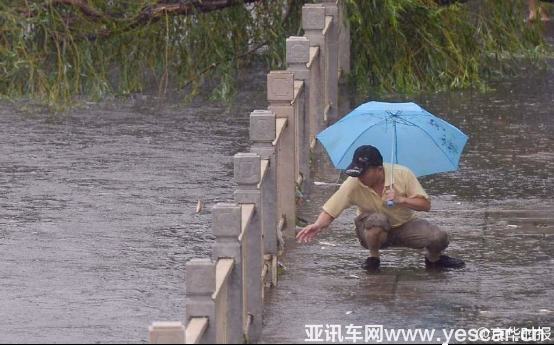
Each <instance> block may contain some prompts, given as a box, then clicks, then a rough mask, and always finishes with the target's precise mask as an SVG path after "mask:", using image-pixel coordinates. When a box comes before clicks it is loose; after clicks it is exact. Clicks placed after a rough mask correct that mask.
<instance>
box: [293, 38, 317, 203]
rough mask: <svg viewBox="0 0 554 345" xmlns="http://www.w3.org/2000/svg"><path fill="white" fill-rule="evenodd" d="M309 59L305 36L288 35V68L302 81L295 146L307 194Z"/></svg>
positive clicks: (308, 166) (308, 48)
mask: <svg viewBox="0 0 554 345" xmlns="http://www.w3.org/2000/svg"><path fill="white" fill-rule="evenodd" d="M309 61H310V41H309V40H308V39H307V38H306V37H289V38H288V39H287V64H288V70H289V71H291V72H292V73H293V75H294V79H295V80H301V81H303V82H304V93H303V94H304V96H303V99H304V107H303V109H301V114H299V115H300V116H299V117H298V122H297V123H296V125H297V133H298V137H297V139H298V142H297V143H296V147H297V149H298V153H299V162H300V166H299V171H300V173H301V174H302V176H303V180H302V185H301V189H302V192H304V193H306V194H309V188H310V123H309V119H310V108H311V107H312V106H313V105H312V104H310V97H309V96H310V88H311V87H312V85H310V71H309V70H308V67H307V64H308V62H309Z"/></svg>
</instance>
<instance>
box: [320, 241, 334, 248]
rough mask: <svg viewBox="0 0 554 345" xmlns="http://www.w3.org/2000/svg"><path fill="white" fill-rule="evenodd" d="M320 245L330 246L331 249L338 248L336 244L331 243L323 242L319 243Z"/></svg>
mask: <svg viewBox="0 0 554 345" xmlns="http://www.w3.org/2000/svg"><path fill="white" fill-rule="evenodd" d="M319 244H323V245H324V246H329V247H336V246H337V245H336V244H333V243H329V242H323V241H319Z"/></svg>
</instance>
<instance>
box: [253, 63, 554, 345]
mask: <svg viewBox="0 0 554 345" xmlns="http://www.w3.org/2000/svg"><path fill="white" fill-rule="evenodd" d="M400 98H401V99H398V96H397V97H396V98H390V99H382V100H384V101H390V100H394V99H396V100H398V101H405V100H413V101H415V102H417V103H419V104H421V105H422V106H424V107H425V108H427V109H429V110H430V111H431V112H435V113H436V114H437V115H439V116H441V117H442V116H447V118H446V120H447V121H451V122H453V123H454V124H456V125H459V126H461V127H462V130H464V131H465V132H466V133H467V134H468V135H469V136H470V141H469V143H468V146H467V147H466V150H465V152H464V155H463V156H462V161H461V167H460V170H459V171H457V172H454V173H449V174H439V175H436V176H432V177H426V178H423V179H421V181H422V184H423V187H424V188H425V189H426V190H427V192H428V193H429V194H430V195H431V196H432V201H433V210H432V211H431V212H429V213H421V214H420V216H421V217H423V218H426V219H429V220H430V221H432V222H435V223H437V224H438V225H439V226H441V227H442V228H443V229H445V230H447V231H448V233H449V234H450V237H451V245H450V247H449V248H448V250H447V253H448V254H450V255H452V256H456V257H460V258H463V259H464V260H466V263H467V266H466V267H465V268H464V269H461V270H455V271H443V272H433V271H427V270H426V269H425V266H424V261H423V260H424V252H422V251H417V250H410V249H391V250H386V251H383V253H382V259H381V262H382V263H381V266H382V269H381V272H380V273H378V274H368V273H366V272H365V271H363V270H362V269H360V264H361V263H362V262H363V261H364V260H365V257H366V256H367V251H366V250H364V249H363V248H362V247H360V246H359V244H358V242H357V240H356V236H355V234H354V230H353V219H354V217H355V209H353V208H352V209H349V210H347V211H345V212H344V213H343V215H341V217H339V218H338V219H337V220H336V221H335V222H334V223H333V225H332V227H331V228H330V229H327V230H326V231H324V232H323V233H321V234H320V236H319V237H318V239H317V240H316V241H314V242H312V243H310V244H304V245H298V244H296V243H295V242H290V243H288V245H287V252H286V254H285V255H284V256H283V257H282V258H281V263H282V264H283V265H284V268H285V271H284V273H283V274H282V275H281V276H280V281H279V287H278V288H277V289H273V290H271V291H270V292H268V293H267V295H266V310H265V312H264V316H265V320H264V322H265V326H264V334H263V341H264V342H266V343H306V340H308V339H310V337H309V336H308V333H307V331H309V330H310V329H311V328H310V327H307V326H308V325H314V326H319V327H320V328H319V330H320V331H322V333H321V336H320V338H319V339H320V341H316V342H317V343H333V342H334V343H340V342H344V343H353V342H354V340H356V342H357V343H363V342H364V341H365V340H371V341H369V342H373V343H376V342H377V340H376V338H372V339H365V327H366V326H370V325H382V326H383V329H384V330H400V329H405V330H408V329H411V330H416V329H422V330H425V329H426V330H429V331H432V330H435V334H433V336H432V338H428V339H426V340H425V339H422V338H421V337H418V338H416V339H414V340H415V341H413V342H414V343H419V342H424V343H442V342H446V341H447V340H448V337H447V336H446V335H449V334H450V331H451V330H453V331H455V330H460V331H459V332H458V339H456V338H454V337H452V338H451V340H450V343H471V342H473V341H472V340H473V339H472V337H470V335H471V334H472V333H469V332H476V331H471V330H472V329H479V328H483V327H484V328H488V329H491V330H492V329H493V328H502V329H509V328H516V329H518V330H519V332H521V329H522V328H533V327H534V328H538V327H553V326H554V302H553V301H554V289H552V286H553V285H552V284H553V281H554V273H553V270H552V267H553V265H554V196H553V192H554V180H553V179H552V171H554V154H553V153H552V152H554V135H553V134H552V133H554V119H553V118H552V116H551V115H550V111H551V110H549V109H553V107H554V73H553V72H552V71H549V72H546V73H545V72H544V71H543V72H538V73H536V74H532V73H531V72H529V75H528V76H523V77H522V78H521V79H519V80H516V81H512V82H503V83H499V84H498V85H496V86H495V90H494V91H492V92H490V93H487V94H471V93H469V92H465V93H464V92H460V93H445V94H438V95H427V96H421V97H417V98H415V99H413V98H412V99H411V98H407V97H404V98H402V97H400ZM320 159H322V160H324V161H325V158H321V157H320ZM318 167H319V172H318V176H317V177H316V178H315V179H314V181H322V182H327V183H329V184H326V185H316V186H314V187H313V190H312V194H311V197H310V200H308V201H306V202H305V204H304V205H303V207H302V212H301V217H303V218H305V219H306V220H308V221H310V222H313V221H315V219H316V218H317V215H318V214H319V212H320V211H321V206H322V205H323V203H324V202H325V201H326V200H327V199H328V198H329V197H330V196H331V195H332V194H333V193H334V192H335V190H336V189H337V188H338V187H337V185H336V183H337V182H340V181H341V177H340V176H339V175H338V172H337V171H336V170H335V169H334V168H333V167H332V166H331V165H330V164H329V162H323V163H322V164H319V165H318ZM351 325H352V326H354V327H356V326H357V327H361V328H358V329H356V328H351V327H350V326H351ZM312 329H313V328H312ZM333 329H334V330H335V331H338V330H340V331H341V333H342V334H341V335H342V336H347V337H348V336H349V335H348V334H346V332H347V331H348V330H350V331H351V332H353V331H359V332H361V334H359V333H355V332H354V333H351V334H350V336H349V338H345V339H342V341H341V339H340V338H338V337H337V336H338V334H335V338H334V339H333V337H332V332H331V333H330V332H329V331H331V330H333ZM443 329H444V330H446V331H447V333H446V335H445V334H444V333H443ZM353 334H354V335H358V336H361V337H362V338H363V339H361V338H356V339H354V338H355V337H353V336H352V335H353ZM384 334H385V335H386V332H385V333H384ZM453 334H454V333H452V334H450V335H453ZM464 334H465V337H464ZM480 335H481V336H483V337H484V338H485V340H486V338H487V333H486V332H485V333H481V334H480ZM519 335H520V336H521V333H519ZM489 336H492V332H491V333H490V334H489ZM499 337H500V336H499ZM502 337H503V338H502ZM502 337H501V338H498V340H504V341H500V342H497V343H506V342H510V341H511V342H516V343H519V342H525V341H522V339H521V338H519V339H518V338H513V337H512V338H509V337H508V338H506V334H504V335H503V336H502ZM473 338H474V337H473ZM551 338H554V337H553V336H551ZM312 339H314V338H312ZM526 339H529V338H526ZM333 340H334V341H333ZM383 340H384V341H383V342H384V343H407V342H412V341H410V340H409V339H403V338H402V337H400V338H398V339H396V340H395V339H389V340H388V341H387V339H383ZM484 342H485V343H487V341H484ZM488 342H489V343H492V341H488ZM480 343H483V341H481V342H480ZM536 343H554V341H553V340H545V341H544V342H540V341H537V342H536Z"/></svg>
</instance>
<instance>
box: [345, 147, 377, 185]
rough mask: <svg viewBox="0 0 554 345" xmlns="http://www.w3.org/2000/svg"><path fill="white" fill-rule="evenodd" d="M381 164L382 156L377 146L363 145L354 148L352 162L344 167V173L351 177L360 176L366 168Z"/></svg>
mask: <svg viewBox="0 0 554 345" xmlns="http://www.w3.org/2000/svg"><path fill="white" fill-rule="evenodd" d="M381 165H383V156H381V152H379V150H377V148H375V147H373V146H371V145H363V146H360V147H358V148H357V149H356V151H355V152H354V158H353V159H352V163H350V165H349V166H348V168H346V171H345V172H346V175H348V176H352V177H359V176H362V175H363V174H364V173H365V172H366V170H367V169H369V168H372V167H378V166H381Z"/></svg>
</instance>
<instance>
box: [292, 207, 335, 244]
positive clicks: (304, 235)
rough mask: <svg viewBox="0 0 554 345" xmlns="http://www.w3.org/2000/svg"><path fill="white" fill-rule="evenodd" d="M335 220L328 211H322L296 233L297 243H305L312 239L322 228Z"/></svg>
mask: <svg viewBox="0 0 554 345" xmlns="http://www.w3.org/2000/svg"><path fill="white" fill-rule="evenodd" d="M334 220H335V218H333V217H332V216H331V215H330V214H329V213H327V212H325V211H323V212H321V213H320V214H319V217H317V220H316V222H315V223H314V224H310V225H308V226H306V227H305V228H304V229H302V231H300V232H299V233H298V235H296V239H297V240H298V243H307V242H310V241H311V240H313V239H314V238H315V237H316V236H317V235H318V234H319V233H320V232H321V231H322V230H323V229H325V228H327V227H329V225H331V223H332V222H333V221H334Z"/></svg>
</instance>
